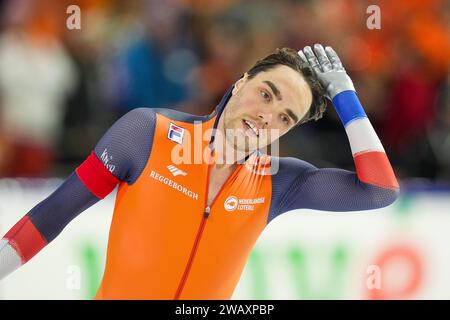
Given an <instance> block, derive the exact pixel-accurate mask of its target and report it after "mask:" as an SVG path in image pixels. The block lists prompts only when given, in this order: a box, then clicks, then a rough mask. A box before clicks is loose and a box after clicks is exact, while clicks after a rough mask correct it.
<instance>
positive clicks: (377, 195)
mask: <svg viewBox="0 0 450 320" xmlns="http://www.w3.org/2000/svg"><path fill="white" fill-rule="evenodd" d="M278 159H279V161H280V163H279V171H278V173H277V174H275V175H274V176H273V177H272V204H271V209H270V214H269V219H268V222H270V221H271V220H273V219H274V218H276V217H277V216H278V215H280V214H282V213H284V212H287V211H290V210H294V209H315V210H324V211H359V210H370V209H377V208H382V207H385V206H388V205H389V204H391V203H393V202H394V201H395V199H397V197H398V190H393V189H388V188H381V187H377V186H373V185H370V184H366V183H364V182H362V181H360V180H359V179H358V176H357V175H356V173H355V172H351V171H347V170H343V169H335V168H324V169H318V168H316V167H315V166H313V165H312V164H310V163H307V162H305V161H302V160H299V159H295V158H278Z"/></svg>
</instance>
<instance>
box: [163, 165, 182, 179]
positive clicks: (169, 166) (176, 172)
mask: <svg viewBox="0 0 450 320" xmlns="http://www.w3.org/2000/svg"><path fill="white" fill-rule="evenodd" d="M167 169H169V171H170V172H172V174H173V175H174V176H175V177H176V176H178V175H180V174H181V175H183V176H185V175H187V173H186V172H184V171H183V170H180V169H178V168H177V167H175V166H174V165H168V166H167Z"/></svg>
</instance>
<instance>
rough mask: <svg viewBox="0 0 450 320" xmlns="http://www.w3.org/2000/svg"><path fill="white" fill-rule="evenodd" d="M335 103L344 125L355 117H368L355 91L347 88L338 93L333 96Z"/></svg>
mask: <svg viewBox="0 0 450 320" xmlns="http://www.w3.org/2000/svg"><path fill="white" fill-rule="evenodd" d="M333 105H334V107H335V109H336V112H337V113H338V115H339V118H340V119H341V121H342V124H343V125H344V127H346V126H347V125H348V123H350V121H352V120H354V119H358V118H367V115H366V113H365V112H364V108H363V107H362V105H361V102H359V99H358V96H357V95H356V92H355V91H352V90H347V91H343V92H341V93H339V94H337V95H336V96H335V97H334V98H333Z"/></svg>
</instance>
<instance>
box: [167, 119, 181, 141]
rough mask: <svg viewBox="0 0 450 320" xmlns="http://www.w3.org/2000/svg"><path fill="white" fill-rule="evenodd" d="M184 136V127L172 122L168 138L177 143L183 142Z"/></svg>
mask: <svg viewBox="0 0 450 320" xmlns="http://www.w3.org/2000/svg"><path fill="white" fill-rule="evenodd" d="M183 137H184V128H182V127H179V126H177V125H176V124H173V123H172V122H171V123H170V125H169V132H168V133H167V138H169V139H170V140H172V141H175V142H176V143H179V144H182V143H183Z"/></svg>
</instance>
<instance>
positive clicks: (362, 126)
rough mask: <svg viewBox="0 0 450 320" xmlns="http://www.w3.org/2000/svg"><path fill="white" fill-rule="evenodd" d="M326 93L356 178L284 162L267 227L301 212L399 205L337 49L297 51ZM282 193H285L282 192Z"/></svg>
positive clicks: (342, 172) (395, 186)
mask: <svg viewBox="0 0 450 320" xmlns="http://www.w3.org/2000/svg"><path fill="white" fill-rule="evenodd" d="M299 55H300V56H301V57H302V59H303V60H305V61H308V62H309V64H310V65H311V67H312V68H313V69H314V71H315V72H316V74H317V77H318V78H319V81H320V82H321V83H322V85H323V86H324V87H325V88H326V89H327V97H328V98H329V99H330V100H332V102H333V106H334V107H335V109H336V111H337V113H338V114H339V117H340V119H341V121H342V123H343V125H344V128H345V131H346V133H347V137H348V140H349V143H350V147H351V151H352V155H353V159H354V163H355V168H356V173H355V172H351V171H347V170H342V169H334V168H325V169H318V168H316V167H315V166H313V165H311V164H309V163H306V162H304V161H301V160H299V159H294V158H281V159H279V160H280V171H279V173H278V176H277V175H275V176H274V177H273V181H274V190H273V191H274V197H273V199H274V205H273V207H272V210H271V214H270V216H269V221H270V220H272V219H273V218H275V217H276V216H277V215H279V214H281V213H283V212H286V211H289V210H293V209H300V208H310V209H317V210H326V211H355V210H368V209H376V208H380V207H384V206H387V205H389V204H391V203H392V202H394V201H395V199H396V198H397V196H398V193H399V185H398V182H397V179H396V177H395V174H394V171H393V169H392V167H391V164H390V162H389V159H388V157H387V155H386V153H385V151H384V148H383V146H382V144H381V142H380V139H379V138H378V136H377V134H376V132H375V130H374V129H373V127H372V124H371V123H370V121H369V119H368V118H367V115H366V113H365V112H364V109H363V107H362V105H361V103H360V101H359V99H358V97H357V95H356V92H355V89H354V86H353V83H352V81H351V79H350V77H349V76H348V75H347V73H346V71H345V69H344V67H343V66H342V63H341V61H340V59H339V57H338V56H337V54H336V53H335V52H334V50H333V49H331V48H330V47H327V48H326V49H324V48H323V47H322V46H321V45H315V46H314V52H313V51H312V49H311V48H310V47H305V49H304V50H303V51H299ZM282 190H284V192H282Z"/></svg>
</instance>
